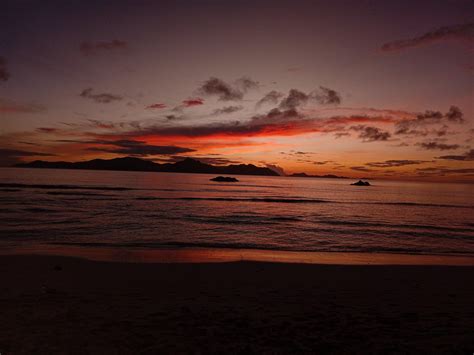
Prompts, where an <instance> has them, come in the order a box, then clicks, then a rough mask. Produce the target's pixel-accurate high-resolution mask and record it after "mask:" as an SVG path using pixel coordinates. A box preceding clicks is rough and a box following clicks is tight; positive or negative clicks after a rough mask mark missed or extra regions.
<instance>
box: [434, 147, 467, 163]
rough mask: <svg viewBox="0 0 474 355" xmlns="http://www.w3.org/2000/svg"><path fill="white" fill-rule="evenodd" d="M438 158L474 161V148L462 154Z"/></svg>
mask: <svg viewBox="0 0 474 355" xmlns="http://www.w3.org/2000/svg"><path fill="white" fill-rule="evenodd" d="M436 159H444V160H457V161H474V149H471V150H469V151H467V152H466V153H464V154H461V155H443V156H441V157H436Z"/></svg>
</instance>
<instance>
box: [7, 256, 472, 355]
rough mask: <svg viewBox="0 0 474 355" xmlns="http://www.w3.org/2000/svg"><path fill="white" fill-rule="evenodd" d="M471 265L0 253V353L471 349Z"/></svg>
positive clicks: (456, 351) (374, 351) (417, 350)
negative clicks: (155, 259)
mask: <svg viewBox="0 0 474 355" xmlns="http://www.w3.org/2000/svg"><path fill="white" fill-rule="evenodd" d="M473 272H474V267H472V266H442V265H324V264H302V263H277V262H259V261H234V262H206V263H203V262H201V263H190V262H179V263H153V262H147V263H137V262H129V263H125V262H114V261H97V260H87V259H84V258H78V257H70V256H69V257H64V256H54V255H2V256H1V258H0V279H1V282H2V292H1V294H0V314H1V315H2V321H1V322H0V353H1V354H2V355H3V354H31V353H35V354H59V353H72V354H74V353H81V354H89V353H94V354H98V353H107V354H132V353H133V354H136V353H150V354H151V353H338V354H341V353H472V351H473V349H474V304H473V302H472V300H473V299H474V284H473V283H472V275H473Z"/></svg>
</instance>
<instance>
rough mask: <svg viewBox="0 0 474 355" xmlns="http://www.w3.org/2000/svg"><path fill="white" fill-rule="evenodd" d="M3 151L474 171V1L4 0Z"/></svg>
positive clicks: (379, 174)
mask: <svg viewBox="0 0 474 355" xmlns="http://www.w3.org/2000/svg"><path fill="white" fill-rule="evenodd" d="M0 20H1V23H2V25H1V26H0V165H1V166H11V165H13V164H16V163H20V162H28V161H33V160H48V161H83V160H89V159H95V158H104V159H110V158H116V157H123V156H134V157H139V158H143V159H151V160H153V161H155V162H158V163H161V162H174V161H179V160H182V159H183V158H184V157H192V158H196V159H199V160H201V161H203V162H206V163H211V164H218V165H227V164H234V163H245V164H255V165H258V166H268V167H270V168H272V169H274V170H276V171H278V172H280V173H281V174H292V173H299V172H305V173H307V174H314V175H324V174H335V175H342V176H348V177H354V178H357V177H369V178H387V179H408V180H421V181H447V182H458V181H461V182H463V181H466V182H474V118H473V115H474V107H473V102H474V86H473V83H474V82H473V79H474V2H472V1H471V0H469V1H464V0H445V1H434V0H431V1H400V0H397V1H388V0H387V1H368V0H366V1H362V0H361V1H355V0H354V1H338V0H335V1H316V0H313V1H305V0H291V1H287V0H272V1H266V0H253V1H245V0H240V1H239V0H234V1H226V0H220V1H218V0H206V1H205V0H202V1H201V0H193V1H191V0H188V1H184V0H173V1H171V0H170V1H120V0H118V1H113V2H112V1H74V0H72V1H67V2H66V1H30V0H14V1H11V0H6V1H2V5H1V11H0Z"/></svg>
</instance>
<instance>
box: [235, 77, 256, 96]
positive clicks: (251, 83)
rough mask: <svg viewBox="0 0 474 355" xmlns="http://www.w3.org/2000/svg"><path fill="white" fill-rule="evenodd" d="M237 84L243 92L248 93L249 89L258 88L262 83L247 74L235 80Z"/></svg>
mask: <svg viewBox="0 0 474 355" xmlns="http://www.w3.org/2000/svg"><path fill="white" fill-rule="evenodd" d="M235 86H236V87H237V88H238V89H240V90H241V91H242V92H243V93H246V92H247V91H249V90H253V89H258V88H259V86H260V83H259V82H258V81H255V80H252V79H250V78H249V77H247V76H243V77H242V78H240V79H237V80H236V81H235Z"/></svg>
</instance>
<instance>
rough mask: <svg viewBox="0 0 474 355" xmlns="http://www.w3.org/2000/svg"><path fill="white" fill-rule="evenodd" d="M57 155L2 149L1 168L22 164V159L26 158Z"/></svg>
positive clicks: (0, 156) (0, 149)
mask: <svg viewBox="0 0 474 355" xmlns="http://www.w3.org/2000/svg"><path fill="white" fill-rule="evenodd" d="M52 156H55V154H50V153H40V152H30V151H25V150H17V149H6V148H0V166H11V165H14V164H18V163H20V162H21V158H26V157H52Z"/></svg>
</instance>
